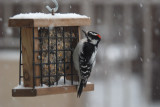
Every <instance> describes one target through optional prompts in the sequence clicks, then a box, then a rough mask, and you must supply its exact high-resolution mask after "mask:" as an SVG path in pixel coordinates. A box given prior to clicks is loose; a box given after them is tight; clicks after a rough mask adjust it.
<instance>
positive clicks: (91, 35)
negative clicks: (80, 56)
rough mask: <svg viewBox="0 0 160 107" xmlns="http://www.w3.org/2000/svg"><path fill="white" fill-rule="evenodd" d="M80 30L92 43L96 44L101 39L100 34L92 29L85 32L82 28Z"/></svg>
mask: <svg viewBox="0 0 160 107" xmlns="http://www.w3.org/2000/svg"><path fill="white" fill-rule="evenodd" d="M82 31H83V32H84V34H85V36H86V38H87V40H88V42H90V43H92V44H94V45H98V43H99V42H100V40H101V36H100V35H99V34H98V33H96V32H93V31H88V32H86V31H84V30H82Z"/></svg>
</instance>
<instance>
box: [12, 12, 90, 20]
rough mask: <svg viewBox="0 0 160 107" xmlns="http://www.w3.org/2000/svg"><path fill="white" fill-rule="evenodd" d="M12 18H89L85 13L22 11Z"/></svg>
mask: <svg viewBox="0 0 160 107" xmlns="http://www.w3.org/2000/svg"><path fill="white" fill-rule="evenodd" d="M10 18H11V19H54V18H89V17H87V16H85V15H79V14H76V13H64V14H61V13H55V14H54V15H52V14H46V13H21V14H17V15H15V16H13V17H10Z"/></svg>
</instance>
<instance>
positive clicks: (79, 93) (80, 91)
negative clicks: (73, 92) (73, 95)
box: [77, 80, 84, 97]
mask: <svg viewBox="0 0 160 107" xmlns="http://www.w3.org/2000/svg"><path fill="white" fill-rule="evenodd" d="M83 81H84V80H81V82H80V84H79V86H78V91H77V97H80V96H81V94H82V91H83V87H84V82H83Z"/></svg>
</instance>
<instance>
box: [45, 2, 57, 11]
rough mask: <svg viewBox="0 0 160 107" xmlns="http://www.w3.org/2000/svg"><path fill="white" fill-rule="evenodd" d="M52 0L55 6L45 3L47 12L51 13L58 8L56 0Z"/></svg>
mask: <svg viewBox="0 0 160 107" xmlns="http://www.w3.org/2000/svg"><path fill="white" fill-rule="evenodd" d="M52 2H53V3H54V4H55V5H56V7H55V8H51V7H49V6H48V5H47V6H46V8H47V10H48V11H49V12H52V14H54V13H55V12H56V11H57V10H58V2H57V1H56V0H52Z"/></svg>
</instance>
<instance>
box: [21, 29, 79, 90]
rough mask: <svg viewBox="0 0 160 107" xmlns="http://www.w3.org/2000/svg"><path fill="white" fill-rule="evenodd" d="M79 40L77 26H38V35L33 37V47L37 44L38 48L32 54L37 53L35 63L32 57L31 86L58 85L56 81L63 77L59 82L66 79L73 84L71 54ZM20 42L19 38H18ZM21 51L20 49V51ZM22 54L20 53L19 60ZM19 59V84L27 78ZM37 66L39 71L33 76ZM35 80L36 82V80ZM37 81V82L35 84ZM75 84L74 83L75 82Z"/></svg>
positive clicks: (75, 78) (76, 76) (64, 81)
mask: <svg viewBox="0 0 160 107" xmlns="http://www.w3.org/2000/svg"><path fill="white" fill-rule="evenodd" d="M35 39H37V40H38V44H35ZM78 41H79V34H78V27H55V28H51V27H48V28H46V27H40V28H39V30H38V37H34V39H33V43H34V45H33V49H34V46H35V45H38V50H33V56H35V54H38V56H37V55H36V56H37V60H38V61H36V62H37V63H35V61H34V58H33V74H34V76H33V82H34V84H33V87H35V86H36V85H39V84H41V86H42V85H43V84H46V85H48V86H51V85H54V84H56V85H58V81H59V80H60V78H61V77H63V82H62V81H61V82H60V84H61V85H62V83H63V84H66V79H67V80H70V82H71V84H72V85H73V81H78V75H77V72H76V71H75V70H74V67H73V61H72V54H73V50H74V48H75V46H76V44H77V43H78ZM20 43H22V42H21V38H20ZM20 52H22V50H21V51H20ZM21 59H22V55H20V60H21ZM21 66H23V64H22V61H20V72H19V73H20V74H19V84H20V85H21V83H22V79H27V77H28V76H23V75H27V74H26V73H24V74H23V73H22V70H21ZM36 66H38V67H39V69H40V70H39V71H40V72H39V73H38V74H37V75H36V76H35V67H36ZM36 81H37V82H36ZM36 83H37V84H36ZM74 83H75V82H74ZM75 85H76V84H75Z"/></svg>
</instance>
